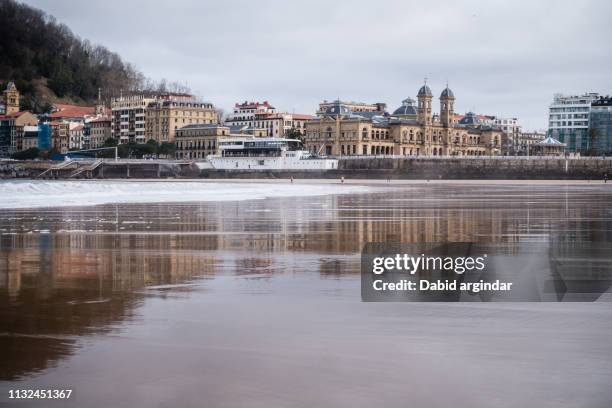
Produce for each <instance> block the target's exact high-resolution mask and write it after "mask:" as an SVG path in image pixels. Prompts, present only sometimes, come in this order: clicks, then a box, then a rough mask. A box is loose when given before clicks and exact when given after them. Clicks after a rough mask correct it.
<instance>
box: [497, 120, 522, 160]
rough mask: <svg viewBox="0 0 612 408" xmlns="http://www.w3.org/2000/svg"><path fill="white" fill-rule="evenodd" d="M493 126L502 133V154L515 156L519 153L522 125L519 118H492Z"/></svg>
mask: <svg viewBox="0 0 612 408" xmlns="http://www.w3.org/2000/svg"><path fill="white" fill-rule="evenodd" d="M492 122H493V123H492V124H493V126H495V127H496V128H498V129H499V130H501V131H502V134H503V136H502V153H503V154H505V155H509V156H514V155H517V154H518V153H519V138H520V135H521V125H520V124H519V121H518V119H517V118H508V117H498V116H494V117H493V118H492Z"/></svg>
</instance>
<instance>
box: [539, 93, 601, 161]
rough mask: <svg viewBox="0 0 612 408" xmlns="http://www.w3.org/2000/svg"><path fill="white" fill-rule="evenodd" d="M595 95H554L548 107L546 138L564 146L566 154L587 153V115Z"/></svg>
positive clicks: (596, 96)
mask: <svg viewBox="0 0 612 408" xmlns="http://www.w3.org/2000/svg"><path fill="white" fill-rule="evenodd" d="M598 97H599V94H597V93H585V94H584V95H561V94H556V95H555V96H554V99H553V103H552V104H551V105H550V111H549V117H548V136H550V137H553V138H555V139H557V140H558V141H560V142H561V143H565V144H566V146H567V147H566V149H567V152H570V153H583V154H585V153H587V151H589V149H590V145H589V114H590V112H591V103H592V102H593V101H594V100H596V99H597V98H598Z"/></svg>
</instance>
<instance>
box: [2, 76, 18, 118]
mask: <svg viewBox="0 0 612 408" xmlns="http://www.w3.org/2000/svg"><path fill="white" fill-rule="evenodd" d="M2 101H3V102H4V112H3V114H5V115H12V114H13V113H17V112H19V110H20V109H19V91H18V90H17V86H15V83H14V82H9V83H8V85H7V86H6V89H5V90H4V91H3V92H2Z"/></svg>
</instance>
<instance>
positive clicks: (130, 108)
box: [111, 92, 219, 144]
mask: <svg viewBox="0 0 612 408" xmlns="http://www.w3.org/2000/svg"><path fill="white" fill-rule="evenodd" d="M111 112H112V114H111V136H112V137H113V138H115V139H117V141H118V143H121V144H124V143H130V142H134V143H145V142H146V141H147V140H150V139H153V140H156V141H157V142H159V143H163V142H172V141H173V140H174V136H175V133H176V130H177V129H179V128H181V127H183V126H185V125H189V124H211V123H218V121H219V118H218V113H217V111H216V110H215V108H214V106H213V105H212V104H210V103H205V102H198V101H196V100H195V98H194V97H193V95H190V94H185V93H169V92H164V93H138V94H131V95H125V96H124V95H122V96H120V97H119V98H115V99H113V101H112V102H111Z"/></svg>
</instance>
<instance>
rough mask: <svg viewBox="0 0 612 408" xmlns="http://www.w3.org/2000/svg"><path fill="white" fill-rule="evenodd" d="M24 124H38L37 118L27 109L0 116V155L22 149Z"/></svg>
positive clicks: (6, 154) (8, 154) (7, 154)
mask: <svg viewBox="0 0 612 408" xmlns="http://www.w3.org/2000/svg"><path fill="white" fill-rule="evenodd" d="M25 126H38V118H37V117H36V116H35V115H34V114H33V113H32V112H29V111H20V112H13V113H11V114H7V115H3V116H0V155H2V156H10V155H11V154H13V153H15V152H18V151H20V150H23V135H24V127H25Z"/></svg>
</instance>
